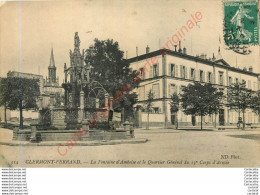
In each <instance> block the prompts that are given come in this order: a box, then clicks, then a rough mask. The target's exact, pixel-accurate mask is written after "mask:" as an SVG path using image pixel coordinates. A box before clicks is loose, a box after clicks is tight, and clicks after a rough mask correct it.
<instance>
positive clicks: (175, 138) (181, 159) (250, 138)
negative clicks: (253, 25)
mask: <svg viewBox="0 0 260 195" xmlns="http://www.w3.org/2000/svg"><path fill="white" fill-rule="evenodd" d="M259 130H260V129H250V130H249V129H248V130H245V131H242V130H237V129H234V130H232V129H227V130H224V131H218V130H202V131H201V130H195V129H194V130H174V129H151V130H143V129H137V130H135V137H136V138H147V139H148V140H149V141H148V142H146V143H139V144H117V145H101V146H74V147H72V148H71V149H70V150H68V153H67V155H66V156H61V155H60V154H59V153H58V152H57V146H6V145H0V147H1V159H0V163H1V166H8V165H9V166H13V167H16V166H23V167H259V165H260V153H259V151H260V150H259V149H260V144H259V140H260V131H259ZM0 137H1V138H0V139H1V140H0V141H6V140H7V139H9V140H11V138H12V131H11V130H6V129H0Z"/></svg>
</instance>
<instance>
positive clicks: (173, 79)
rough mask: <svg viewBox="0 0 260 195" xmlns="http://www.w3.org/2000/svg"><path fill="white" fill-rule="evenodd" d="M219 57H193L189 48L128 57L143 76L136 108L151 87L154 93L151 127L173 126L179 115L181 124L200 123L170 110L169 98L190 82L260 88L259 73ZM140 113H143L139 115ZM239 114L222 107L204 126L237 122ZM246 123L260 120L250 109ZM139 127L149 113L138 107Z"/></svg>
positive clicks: (224, 88)
mask: <svg viewBox="0 0 260 195" xmlns="http://www.w3.org/2000/svg"><path fill="white" fill-rule="evenodd" d="M218 56H219V57H218V58H217V59H216V58H215V57H214V55H213V58H212V59H207V58H206V55H201V56H196V57H195V56H191V55H188V54H187V53H186V48H184V49H183V50H182V49H181V48H179V50H178V51H176V48H175V51H172V50H157V51H153V52H149V48H148V49H147V52H146V54H144V55H141V56H136V57H134V58H131V59H129V63H130V67H131V68H132V69H133V70H137V71H138V74H137V75H138V76H137V77H138V78H135V79H137V80H138V79H140V82H139V87H138V88H137V89H135V92H136V93H137V95H138V102H137V104H136V105H135V106H136V107H140V108H141V107H142V106H143V104H144V102H145V101H146V100H147V95H148V92H149V91H150V90H152V92H153V94H154V102H153V112H152V114H151V115H150V121H151V126H170V125H174V123H175V122H176V117H177V118H178V124H179V126H196V125H199V123H200V120H201V119H200V117H198V116H191V115H185V114H184V113H183V112H182V111H179V112H178V114H177V115H175V114H174V113H171V112H170V104H169V102H170V98H171V95H172V94H173V93H175V92H176V93H177V94H179V93H181V92H182V88H183V87H185V86H187V85H188V84H191V83H193V82H194V81H198V82H201V83H212V84H213V85H214V86H215V87H217V88H219V89H220V90H224V91H225V90H226V88H227V87H228V86H229V85H231V84H232V83H234V82H243V81H245V82H246V86H247V88H249V89H252V90H254V91H257V90H258V86H259V83H258V76H259V74H256V73H254V72H253V69H252V68H249V70H248V71H247V70H241V69H238V68H234V67H232V66H230V65H229V64H228V63H227V62H226V61H225V60H224V59H222V58H221V57H220V56H221V55H220V51H219V55H218ZM140 113H141V114H140ZM238 115H239V114H238V113H237V112H236V111H233V110H230V109H229V108H227V107H225V106H224V107H223V108H222V109H220V111H219V114H217V115H216V116H215V115H211V116H205V117H203V122H204V125H209V126H211V125H213V123H215V122H216V125H225V126H227V125H236V124H237V121H238ZM245 116H246V117H245V119H246V123H252V124H255V123H259V117H258V116H257V115H256V114H255V113H254V112H252V111H251V110H247V111H246V115H245ZM137 118H138V124H139V126H144V125H145V123H146V121H147V116H146V114H145V113H144V112H142V109H141V111H140V110H139V114H138V117H137Z"/></svg>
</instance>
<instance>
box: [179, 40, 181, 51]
mask: <svg viewBox="0 0 260 195" xmlns="http://www.w3.org/2000/svg"><path fill="white" fill-rule="evenodd" d="M181 51H182V50H181V42H180V41H179V52H180V53H181Z"/></svg>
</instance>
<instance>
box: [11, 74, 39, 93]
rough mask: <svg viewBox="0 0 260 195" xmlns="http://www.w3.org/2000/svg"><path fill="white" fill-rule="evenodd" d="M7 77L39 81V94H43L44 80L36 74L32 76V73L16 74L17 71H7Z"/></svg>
mask: <svg viewBox="0 0 260 195" xmlns="http://www.w3.org/2000/svg"><path fill="white" fill-rule="evenodd" d="M7 77H22V78H27V79H39V87H40V93H41V94H42V93H43V83H44V79H43V76H42V75H38V74H32V73H23V72H17V71H9V72H8V73H7Z"/></svg>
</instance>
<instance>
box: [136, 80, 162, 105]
mask: <svg viewBox="0 0 260 195" xmlns="http://www.w3.org/2000/svg"><path fill="white" fill-rule="evenodd" d="M138 90H139V101H143V100H146V99H147V95H148V93H147V94H146V93H145V86H140V87H139V88H138ZM152 93H153V98H154V99H158V98H160V87H159V83H156V84H153V85H152Z"/></svg>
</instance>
